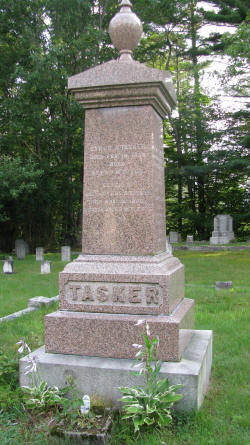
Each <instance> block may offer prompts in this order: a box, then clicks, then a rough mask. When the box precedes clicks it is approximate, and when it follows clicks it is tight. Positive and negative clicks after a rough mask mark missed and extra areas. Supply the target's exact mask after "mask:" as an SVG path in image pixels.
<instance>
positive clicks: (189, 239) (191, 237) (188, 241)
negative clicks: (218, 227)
mask: <svg viewBox="0 0 250 445" xmlns="http://www.w3.org/2000/svg"><path fill="white" fill-rule="evenodd" d="M193 242H194V237H193V235H187V243H188V244H192V243H193Z"/></svg>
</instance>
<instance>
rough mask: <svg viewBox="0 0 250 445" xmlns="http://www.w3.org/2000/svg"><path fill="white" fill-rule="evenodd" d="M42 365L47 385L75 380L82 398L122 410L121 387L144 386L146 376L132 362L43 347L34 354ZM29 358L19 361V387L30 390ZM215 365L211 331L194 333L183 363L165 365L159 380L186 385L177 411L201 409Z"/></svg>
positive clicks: (42, 372)
mask: <svg viewBox="0 0 250 445" xmlns="http://www.w3.org/2000/svg"><path fill="white" fill-rule="evenodd" d="M33 354H34V355H36V357H37V359H38V361H39V373H40V377H41V379H42V380H45V381H46V382H47V383H48V385H51V386H53V385H55V386H58V387H59V388H63V387H65V386H66V384H67V376H71V377H73V379H74V382H75V384H76V387H77V389H78V390H79V392H80V393H81V394H90V395H91V394H98V396H99V397H100V398H101V399H102V400H104V402H106V403H111V404H112V405H113V406H115V407H120V406H121V402H120V399H121V396H122V394H121V392H120V391H119V387H120V386H137V385H143V384H144V380H143V376H135V375H133V371H135V368H134V367H133V363H134V361H133V360H130V359H118V358H103V357H88V356H82V355H66V354H52V353H46V352H45V350H44V346H43V347H41V348H39V349H37V350H36V351H34V352H33V353H32V354H31V355H33ZM28 357H29V356H26V357H24V358H22V359H21V360H20V385H21V386H30V379H29V375H25V368H26V366H27V365H28V362H27V359H28ZM211 364H212V331H194V334H193V336H192V338H191V340H190V343H189V345H188V347H187V348H186V350H185V352H184V354H183V357H182V359H181V361H180V362H177V363H175V362H171V363H170V362H163V364H162V367H161V372H160V378H166V377H167V378H168V379H169V381H170V384H171V385H176V384H179V383H181V384H183V387H182V388H180V390H179V392H180V393H181V394H183V395H184V397H183V399H182V400H180V401H179V402H178V403H177V404H176V405H175V409H176V411H177V410H178V411H190V410H194V409H199V408H200V407H201V405H202V402H203V399H204V396H205V394H206V392H207V388H208V383H209V377H210V370H211Z"/></svg>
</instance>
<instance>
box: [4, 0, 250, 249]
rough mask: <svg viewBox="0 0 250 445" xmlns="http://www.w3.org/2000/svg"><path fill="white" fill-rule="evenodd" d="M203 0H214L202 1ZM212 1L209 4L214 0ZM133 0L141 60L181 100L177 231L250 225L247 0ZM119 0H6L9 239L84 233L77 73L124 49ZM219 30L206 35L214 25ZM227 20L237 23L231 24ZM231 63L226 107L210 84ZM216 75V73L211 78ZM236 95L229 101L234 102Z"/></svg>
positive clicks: (170, 175)
mask: <svg viewBox="0 0 250 445" xmlns="http://www.w3.org/2000/svg"><path fill="white" fill-rule="evenodd" d="M203 3H204V2H203ZM205 3H209V2H205ZM211 4H212V5H214V6H216V7H217V8H216V9H214V10H211V11H205V10H204V9H203V8H202V7H201V6H202V3H199V2H197V1H194V0H168V1H166V0H134V1H133V6H134V10H135V12H136V13H137V14H138V15H139V17H140V18H141V20H142V21H143V27H144V37H143V39H142V40H141V43H140V46H138V48H137V49H136V50H135V55H134V57H135V59H137V60H139V61H140V62H142V63H146V64H147V65H148V66H151V67H155V68H159V69H168V70H169V71H170V72H171V73H172V75H173V80H174V83H175V88H176V91H177V96H178V108H177V109H176V110H175V112H174V113H173V115H172V117H171V118H170V119H169V120H166V122H165V125H164V151H165V159H166V208H167V210H166V211H167V215H166V216H167V227H166V230H167V232H168V231H169V230H177V231H179V232H181V233H182V235H183V236H186V234H194V235H195V238H196V239H197V240H199V239H200V240H204V239H208V237H209V236H210V235H211V231H212V229H213V217H214V216H215V215H216V214H219V213H229V214H231V215H232V216H233V219H234V231H235V233H236V235H237V237H238V239H245V238H246V237H247V235H248V234H249V232H250V230H249V226H250V225H249V223H248V221H249V215H250V211H249V188H247V184H248V185H249V182H247V178H248V176H247V173H248V171H249V170H248V169H249V157H248V156H249V146H250V136H249V91H248V89H247V88H248V85H247V71H248V67H249V58H250V41H249V35H250V33H249V12H248V10H247V2H246V1H241V0H226V1H221V0H218V1H214V2H213V3H211ZM117 8H118V1H114V0H100V1H97V0H95V1H91V0H18V1H16V0H0V60H1V64H0V249H2V250H4V251H8V250H11V249H13V247H14V240H15V239H16V238H24V239H25V240H26V241H27V242H28V243H29V244H30V245H31V246H32V247H35V246H37V245H43V246H45V247H47V248H56V247H57V246H59V245H61V244H65V243H69V244H71V245H76V243H77V240H79V236H80V233H81V202H82V180H83V178H82V176H83V136H84V126H83V123H84V112H83V110H82V108H81V106H80V105H79V104H78V103H77V102H76V101H75V100H74V98H73V97H72V96H71V95H70V94H69V92H68V91H67V88H66V85H67V78H68V77H69V76H71V75H73V74H76V73H78V72H80V71H83V70H86V69H88V68H90V67H93V66H94V65H97V64H100V63H103V62H105V61H108V60H110V59H111V58H116V57H117V55H118V54H117V52H116V51H115V50H114V49H113V48H112V46H110V43H111V42H110V38H109V34H108V32H107V28H108V24H109V21H110V19H111V17H112V16H113V15H114V14H115V13H116V11H117ZM209 24H210V25H214V24H217V25H218V27H217V28H216V29H218V30H219V31H220V32H217V31H216V32H213V33H212V32H211V33H210V35H209V36H206V37H202V35H203V34H202V33H201V30H202V29H203V27H204V25H209ZM224 25H227V26H230V27H231V28H232V29H234V30H235V32H234V33H233V34H230V33H225V32H223V31H224ZM218 57H221V60H223V61H226V69H225V70H224V72H223V74H221V79H220V80H221V82H222V84H223V85H224V91H225V93H224V94H227V95H230V96H231V97H232V103H235V102H236V101H237V103H238V107H237V110H236V111H235V110H233V109H232V107H231V106H230V105H229V107H228V109H226V111H225V108H222V107H221V106H220V98H219V97H216V96H214V97H210V96H209V95H208V93H207V92H205V91H204V90H203V88H202V85H203V83H202V78H203V72H204V70H205V69H206V67H207V66H208V65H209V63H210V62H211V61H213V60H215V58H217V60H218ZM212 83H213V78H211V84H212ZM229 104H230V102H229Z"/></svg>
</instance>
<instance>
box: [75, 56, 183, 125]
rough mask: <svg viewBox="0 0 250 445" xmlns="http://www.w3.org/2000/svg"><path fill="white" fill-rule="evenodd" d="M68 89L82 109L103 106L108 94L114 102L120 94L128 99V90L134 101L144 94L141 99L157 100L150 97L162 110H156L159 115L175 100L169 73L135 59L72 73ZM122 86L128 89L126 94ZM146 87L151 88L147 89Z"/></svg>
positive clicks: (117, 61) (172, 104)
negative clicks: (158, 103)
mask: <svg viewBox="0 0 250 445" xmlns="http://www.w3.org/2000/svg"><path fill="white" fill-rule="evenodd" d="M121 87H122V88H121ZM155 87H156V88H155ZM68 88H69V89H70V90H72V92H73V93H74V95H75V96H76V98H77V100H79V99H80V100H79V101H80V102H81V103H82V104H83V106H84V108H89V107H91V108H92V107H94V108H100V107H103V106H104V104H103V102H102V100H105V98H106V100H107V99H108V97H109V96H110V97H112V96H113V98H115V96H118V101H120V100H122V97H123V101H126V100H128V101H129V99H130V96H131V92H132V98H133V97H134V98H136V97H137V100H141V99H142V97H145V100H148V101H149V100H151V101H152V100H153V98H154V96H155V98H156V99H157V100H155V101H154V100H153V102H154V106H155V108H157V102H161V110H162V111H160V110H159V112H160V113H161V115H162V117H165V116H166V114H167V113H168V112H169V111H170V110H171V108H173V106H174V105H175V103H176V94H175V91H174V87H173V83H172V78H171V75H170V73H169V72H168V71H163V70H157V69H154V68H149V67H147V66H146V65H143V64H142V63H139V62H136V61H135V60H128V61H124V60H119V59H118V60H110V61H109V62H106V63H103V64H102V65H97V66H96V67H94V68H90V69H89V70H86V71H83V72H81V73H79V74H75V75H74V76H72V77H70V78H69V80H68ZM126 88H127V89H128V90H130V92H129V94H128V91H126ZM149 88H153V89H152V90H151V92H149ZM118 91H119V93H118V94H117V92H118ZM91 103H92V106H91ZM148 103H150V102H148ZM125 105H127V104H125ZM137 105H138V103H137ZM113 106H115V103H114V105H113ZM116 106H117V104H116ZM164 110H165V111H164Z"/></svg>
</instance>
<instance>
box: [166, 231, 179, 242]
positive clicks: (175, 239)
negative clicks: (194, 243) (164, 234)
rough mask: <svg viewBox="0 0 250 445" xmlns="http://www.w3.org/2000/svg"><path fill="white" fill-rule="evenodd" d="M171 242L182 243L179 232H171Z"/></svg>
mask: <svg viewBox="0 0 250 445" xmlns="http://www.w3.org/2000/svg"><path fill="white" fill-rule="evenodd" d="M169 241H170V243H180V242H181V235H180V233H178V232H169Z"/></svg>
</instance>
